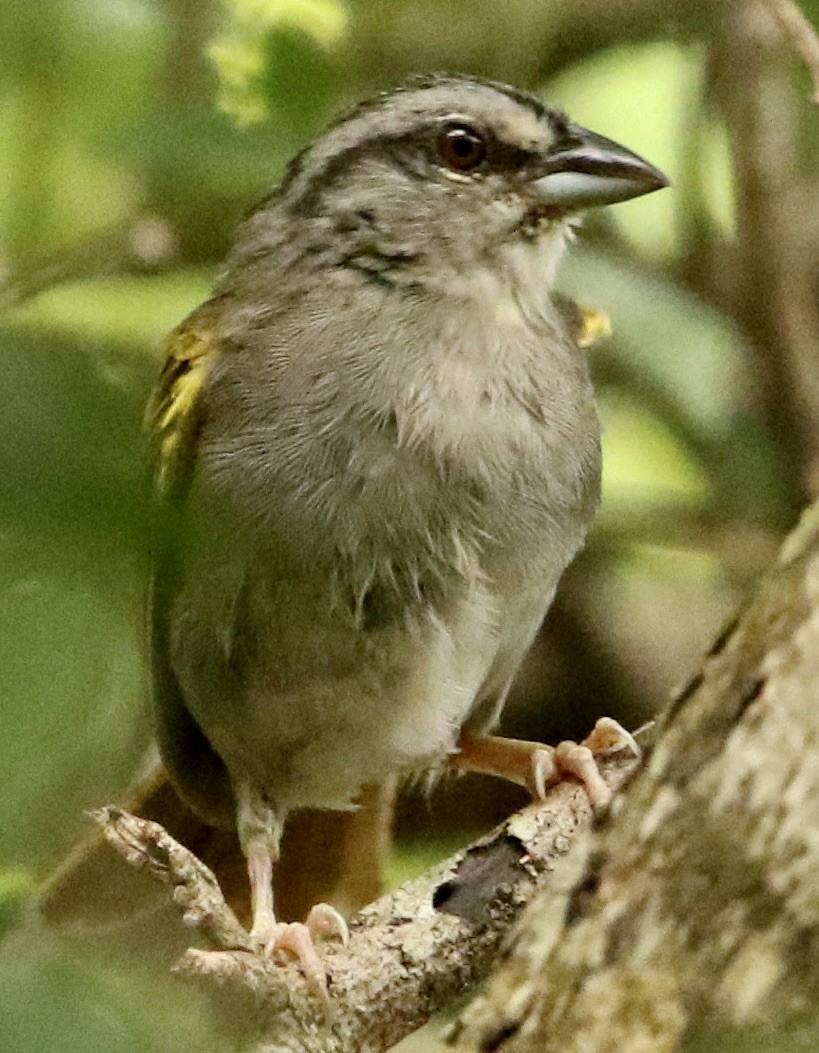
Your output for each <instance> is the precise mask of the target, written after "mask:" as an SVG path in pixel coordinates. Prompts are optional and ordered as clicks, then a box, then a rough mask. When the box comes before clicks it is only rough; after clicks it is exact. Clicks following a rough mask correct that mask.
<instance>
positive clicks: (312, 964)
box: [250, 903, 349, 1007]
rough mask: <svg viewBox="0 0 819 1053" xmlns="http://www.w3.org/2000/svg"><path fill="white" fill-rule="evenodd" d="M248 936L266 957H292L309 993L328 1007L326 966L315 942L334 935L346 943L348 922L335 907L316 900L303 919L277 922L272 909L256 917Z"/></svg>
mask: <svg viewBox="0 0 819 1053" xmlns="http://www.w3.org/2000/svg"><path fill="white" fill-rule="evenodd" d="M250 936H251V939H252V940H253V942H254V944H255V945H256V946H257V947H258V949H259V951H260V953H263V954H265V955H266V956H267V957H269V958H279V959H281V958H283V957H289V958H295V959H296V962H297V963H298V965H299V968H300V969H301V971H302V972H303V973H304V977H305V980H306V981H307V987H308V989H309V990H310V992H311V993H312V994H314V995H317V996H318V997H319V998H320V999H321V1000H322V1001H323V1002H324V1004H325V1006H326V1007H329V1005H330V998H329V995H328V993H327V967H326V965H325V964H324V962H323V961H322V960H321V956H320V955H319V953H318V950H317V949H316V943H318V942H320V941H322V940H327V939H330V938H333V937H335V938H337V939H339V940H341V943H342V944H343V945H344V946H346V945H347V941H348V939H349V930H348V929H347V922H346V921H345V920H344V918H343V917H342V916H341V915H340V914H339V912H338V911H337V910H336V909H335V907H331V906H330V905H329V904H328V903H317V904H316V906H314V907H313V908H312V910H311V911H310V913H309V914H308V915H307V918H306V919H305V921H304V922H299V921H294V922H284V921H276V919H275V917H274V916H273V914H272V912H271V913H270V914H269V915H266V916H262V917H257V919H256V921H255V922H254V925H253V928H252V929H251V932H250Z"/></svg>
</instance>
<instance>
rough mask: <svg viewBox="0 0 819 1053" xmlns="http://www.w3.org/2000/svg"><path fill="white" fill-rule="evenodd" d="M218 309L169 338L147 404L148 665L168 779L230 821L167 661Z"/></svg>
mask: <svg viewBox="0 0 819 1053" xmlns="http://www.w3.org/2000/svg"><path fill="white" fill-rule="evenodd" d="M217 316H218V307H217V302H216V301H209V302H208V303H206V304H204V305H203V306H202V307H201V308H199V309H198V310H197V311H195V312H194V313H193V314H192V315H190V316H189V317H188V318H187V319H185V321H184V322H182V323H181V325H179V326H178V327H177V328H176V329H175V330H174V331H173V332H172V333H171V334H170V336H169V337H168V339H167V342H166V348H165V350H166V354H165V362H164V365H163V367H162V372H161V374H160V378H159V383H158V385H157V388H156V391H155V392H154V395H153V397H152V398H151V400H150V402H149V404H148V410H147V414H146V423H147V425H148V427H149V428H150V430H151V434H152V438H153V446H154V493H155V509H156V514H155V517H154V529H153V531H152V536H153V544H152V550H153V551H152V567H153V572H152V580H151V603H150V637H151V667H152V676H153V698H154V722H155V731H156V737H157V744H158V746H159V752H160V755H161V757H162V760H163V763H164V764H165V767H166V768H167V770H168V775H169V776H170V779H171V782H172V784H173V786H174V788H175V789H176V791H177V792H178V793H179V795H180V796H181V797H182V799H183V800H184V801H185V802H186V804H188V805H189V806H190V807H191V808H192V809H193V810H194V811H195V812H196V813H197V814H198V815H199V816H200V817H201V818H202V819H204V820H205V821H207V822H210V823H213V824H214V825H217V826H232V825H233V823H234V821H235V802H234V798H233V791H232V788H231V784H230V779H229V776H228V773H227V770H226V768H225V765H224V763H223V762H222V760H221V758H220V757H219V755H218V754H217V753H216V752H215V751H214V749H213V747H212V746H211V744H210V742H209V741H208V739H207V738H206V736H205V734H204V732H203V731H202V729H201V728H200V727H199V725H198V724H197V722H196V720H195V719H194V717H193V716H192V715H191V712H190V710H189V709H188V707H187V705H186V704H185V699H184V697H183V694H182V690H181V687H180V685H179V681H178V679H177V677H176V674H175V673H174V670H173V668H172V665H171V661H170V647H169V639H170V615H171V609H172V605H173V602H174V597H175V594H176V587H177V575H178V570H179V563H180V557H181V554H182V552H183V551H184V546H185V497H186V493H187V490H188V484H189V481H190V478H191V475H192V473H193V470H194V467H195V461H196V449H197V437H198V433H199V430H200V428H201V423H202V414H203V411H204V402H205V393H206V388H207V384H206V382H207V378H208V375H209V373H210V371H211V369H212V368H213V365H214V362H215V361H216V360H217V358H218V357H219V354H220V353H221V347H220V340H219V336H218V332H217V329H216V319H217Z"/></svg>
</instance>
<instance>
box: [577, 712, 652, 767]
mask: <svg viewBox="0 0 819 1053" xmlns="http://www.w3.org/2000/svg"><path fill="white" fill-rule="evenodd" d="M582 745H583V746H588V747H589V749H590V750H591V751H592V753H593V754H594V755H595V756H596V757H601V756H605V755H606V754H608V753H615V752H617V751H618V750H621V749H627V750H628V751H629V752H630V753H631V754H633V756H634V757H636V758H637V759H638V760H639V758H640V757H642V755H643V751H642V749H641V748H640V744H639V743H638V742H637V740H636V739H635V737H634V736H633V735H632V734H631V733H630V732H628V731H626V729H625V728H624V727H622V726H621V725H620V724H618V723H617V721H616V720H612V719H611V717H600V719H599V720H598V721H597V723H596V724H595V725H594V727H593V728H592V730H591V734H589V735H587V736H586V738H585V739H583V742H582Z"/></svg>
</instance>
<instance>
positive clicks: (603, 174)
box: [533, 125, 669, 212]
mask: <svg viewBox="0 0 819 1053" xmlns="http://www.w3.org/2000/svg"><path fill="white" fill-rule="evenodd" d="M570 137H571V141H570V143H569V144H567V145H566V146H565V147H558V148H557V149H556V150H555V151H553V152H551V153H550V154H548V156H547V157H545V158H544V163H543V166H542V168H541V169H540V173H539V174H538V177H537V178H536V179H535V180H534V182H533V186H534V188H535V190H536V191H537V194H538V197H539V198H540V200H541V202H542V204H544V205H547V206H551V207H554V208H559V209H562V210H565V211H567V212H572V211H575V210H579V209H584V208H594V207H596V206H597V205H613V204H614V203H615V202H617V201H628V200H629V198H632V197H640V195H641V194H650V193H652V191H654V190H662V188H663V187H665V186H668V185H669V180H668V178H667V177H666V176H665V175H663V173H662V172H661V171H660V170H659V168H655V167H654V165H652V164H649V163H648V161H644V160H643V158H642V157H638V156H637V154H633V153H632V152H631V150H627V149H626V148H625V146H620V144H619V143H615V142H612V140H611V139H606V138H604V137H603V136H602V135H596V134H595V133H594V132H590V131H588V130H587V129H586V128H579V127H577V126H576V125H575V126H573V127H572V128H571V132H570Z"/></svg>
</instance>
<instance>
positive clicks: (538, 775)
mask: <svg viewBox="0 0 819 1053" xmlns="http://www.w3.org/2000/svg"><path fill="white" fill-rule="evenodd" d="M558 778H559V773H558V770H557V765H556V764H555V759H554V750H552V749H546V747H544V748H543V749H535V750H533V751H532V775H531V784H530V785H529V787H528V789H529V792H530V793H531V794H532V796H533V797H535V798H537V799H538V800H541V801H542V800H543V799H544V797H545V796H546V789H547V787H549V786H553V785H554V784H555V782H556V781H557V780H558Z"/></svg>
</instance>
